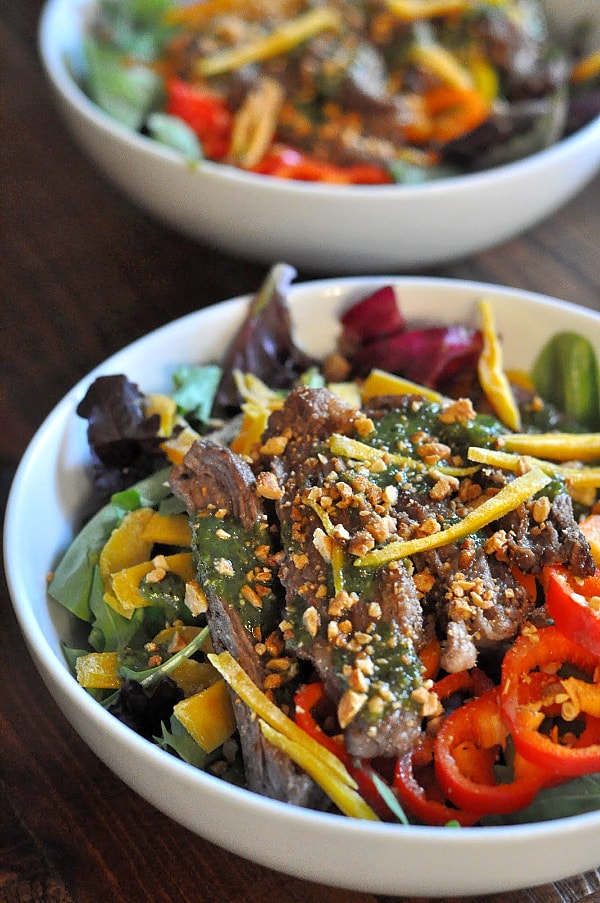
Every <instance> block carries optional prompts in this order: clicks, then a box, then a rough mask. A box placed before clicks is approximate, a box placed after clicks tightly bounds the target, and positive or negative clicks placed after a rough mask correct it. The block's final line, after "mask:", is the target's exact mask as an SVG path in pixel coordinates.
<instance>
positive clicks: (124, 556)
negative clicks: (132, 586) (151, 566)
mask: <svg viewBox="0 0 600 903" xmlns="http://www.w3.org/2000/svg"><path fill="white" fill-rule="evenodd" d="M153 514H154V511H153V510H152V508H138V509H137V510H136V511H130V512H129V513H128V514H126V515H125V517H124V518H123V520H122V521H121V523H120V524H119V526H118V527H116V528H115V529H114V530H113V532H112V533H111V535H110V536H109V538H108V540H107V541H106V543H105V544H104V548H103V549H102V551H101V553H100V560H99V566H100V573H101V574H102V579H103V580H104V584H105V586H106V589H107V591H110V578H111V576H112V574H115V573H116V572H117V571H122V570H123V568H128V567H131V566H132V565H134V564H140V563H141V562H142V561H147V559H148V558H149V557H150V553H151V551H152V542H151V541H150V540H148V539H144V530H145V528H146V526H147V524H148V522H149V521H150V519H151V518H152V515H153Z"/></svg>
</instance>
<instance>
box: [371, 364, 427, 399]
mask: <svg viewBox="0 0 600 903" xmlns="http://www.w3.org/2000/svg"><path fill="white" fill-rule="evenodd" d="M361 395H362V398H363V401H366V400H367V399H369V398H373V397H374V396H376V395H422V396H423V398H427V399H429V401H435V402H441V401H443V400H444V396H443V395H440V393H439V392H436V391H435V389H429V388H428V387H427V386H422V385H420V384H419V383H415V382H413V381H412V380H410V379H405V378H404V377H403V376H396V375H395V374H394V373H388V372H387V371H386V370H378V369H377V368H376V367H375V368H374V369H373V370H371V372H370V373H369V375H368V376H367V378H366V379H365V381H364V383H363V387H362V392H361Z"/></svg>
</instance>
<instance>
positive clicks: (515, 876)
mask: <svg viewBox="0 0 600 903" xmlns="http://www.w3.org/2000/svg"><path fill="white" fill-rule="evenodd" d="M388 281H392V282H393V284H394V285H395V286H396V287H397V291H398V295H399V297H400V299H401V304H402V310H403V311H404V312H405V313H406V315H407V317H408V318H412V319H413V320H414V319H415V318H418V319H419V320H420V321H422V320H423V319H424V320H426V321H429V322H435V323H440V322H442V323H443V322H462V323H467V324H468V323H471V324H473V325H474V324H475V323H476V322H477V310H476V308H477V304H476V302H477V299H479V298H480V297H482V296H486V297H488V298H490V299H491V302H492V304H493V306H494V309H495V314H496V317H497V321H498V326H499V330H500V332H501V333H502V335H503V337H504V348H505V355H506V363H507V365H508V366H515V365H519V366H524V367H527V366H529V365H530V364H531V363H532V359H533V357H534V355H535V354H536V352H537V350H539V349H540V347H541V345H542V343H543V342H544V341H545V340H546V339H547V338H549V337H550V335H552V334H553V333H554V332H555V331H557V330H559V329H566V328H569V329H575V330H578V331H580V332H582V333H585V334H586V335H587V336H588V337H589V338H590V339H591V340H592V342H594V344H595V346H596V348H597V349H599V350H600V315H598V314H596V313H592V312H588V311H585V310H583V309H581V308H577V307H574V306H572V305H569V304H566V303H562V302H559V301H553V300H551V299H549V298H545V297H541V296H538V295H532V294H527V293H524V292H516V291H514V290H509V289H502V288H495V287H493V286H487V285H481V284H478V283H470V282H450V281H445V280H426V279H422V278H417V277H414V278H409V277H405V278H403V279H401V278H394V279H393V280H386V279H385V278H381V277H380V278H377V279H373V278H371V279H367V278H363V279H345V280H341V281H330V280H325V281H321V282H314V283H304V284H300V285H297V286H295V287H293V289H292V291H291V299H292V311H293V317H294V321H295V324H296V329H297V335H298V340H299V341H300V342H301V343H302V344H303V345H304V346H305V347H307V348H308V349H309V350H310V351H312V352H313V353H315V354H322V353H324V352H325V351H326V350H327V349H328V348H330V347H331V343H332V341H333V338H334V336H335V334H336V330H337V325H336V324H337V314H338V312H339V311H340V310H341V309H343V308H344V306H346V305H347V304H348V303H350V302H351V301H354V300H357V299H358V298H360V297H364V295H365V294H366V293H367V292H368V291H370V290H371V289H372V288H373V287H374V286H376V285H381V284H384V283H385V282H388ZM244 309H245V301H244V299H237V300H233V301H229V302H226V303H223V304H219V305H216V306H214V307H211V308H208V309H206V310H203V311H200V312H198V313H195V314H192V315H190V316H187V317H185V318H183V319H181V320H176V321H175V322H173V323H171V324H169V325H167V326H165V327H163V328H162V329H159V330H157V331H155V332H153V333H150V334H149V335H148V336H147V337H145V338H143V339H141V340H139V341H137V342H135V343H134V344H133V345H131V346H129V347H128V348H125V349H124V350H123V351H121V352H119V353H118V354H116V355H114V356H113V357H112V358H110V359H109V360H108V361H106V362H105V363H104V364H102V366H100V367H99V368H97V369H96V370H95V371H94V372H93V373H91V374H90V375H89V376H88V377H86V378H85V379H84V380H82V381H81V382H80V383H79V384H78V385H76V386H75V387H74V388H73V389H72V390H71V391H70V392H69V393H68V395H67V396H66V397H65V398H64V399H63V401H62V402H61V403H60V404H59V405H58V406H57V407H56V408H55V410H54V411H53V412H52V413H51V414H50V416H49V417H48V418H47V420H46V421H45V423H44V424H43V425H42V426H41V428H40V430H39V431H38V433H37V435H36V436H35V438H34V439H33V441H32V442H31V445H30V446H29V448H28V450H27V452H26V454H25V455H24V457H23V460H22V462H21V464H20V466H19V469H18V472H17V475H16V477H15V481H14V484H13V487H12V490H11V493H10V498H9V502H8V509H7V515H6V523H5V564H6V574H7V578H8V582H9V587H10V592H11V595H12V598H13V601H14V607H15V611H16V613H17V617H18V619H19V622H20V625H21V628H22V630H23V633H24V636H25V638H26V641H27V644H28V647H29V649H30V651H31V654H32V656H33V659H34V661H35V663H36V665H37V667H38V669H39V671H40V673H41V675H42V677H43V679H44V681H45V683H46V685H47V687H48V689H49V691H50V693H51V694H52V695H53V696H54V698H55V700H56V701H57V703H58V704H59V706H60V707H61V709H62V710H63V712H64V713H65V715H66V716H67V718H68V719H69V720H70V721H71V723H72V724H73V726H74V728H75V729H76V730H77V731H78V733H79V734H80V735H81V736H82V737H83V739H84V740H85V742H86V743H87V744H88V745H89V746H90V747H91V748H92V749H93V750H94V752H95V753H96V754H97V755H98V756H99V757H100V758H101V759H102V760H103V761H104V762H105V763H106V764H107V765H108V766H109V767H110V768H111V769H112V770H113V771H114V772H115V773H116V774H117V775H119V776H120V777H121V778H122V780H123V781H125V782H126V783H127V784H129V785H130V786H131V787H132V788H133V789H134V790H136V791H137V792H138V793H139V794H141V795H142V796H143V797H145V798H146V799H147V800H149V801H150V802H151V803H153V804H154V805H155V806H156V807H157V808H159V809H160V810H162V811H163V812H165V813H167V814H168V815H170V816H171V817H172V818H174V819H175V820H176V821H178V822H181V823H182V824H183V825H185V826H187V827H188V828H190V829H191V830H192V831H195V832H196V833H198V834H199V835H201V836H203V837H205V838H207V839H208V840H210V841H212V842H214V843H216V844H219V845H221V846H223V847H226V848H227V849H229V850H231V851H233V852H235V853H237V854H239V855H241V856H244V857H246V858H248V859H251V860H255V861H257V862H259V863H262V864H264V865H267V866H270V867H272V868H274V869H277V870H279V871H282V872H287V873H290V874H293V875H297V876H300V877H303V878H305V879H308V880H313V881H319V882H323V883H328V884H332V885H337V886H340V887H345V888H350V889H354V890H360V891H363V892H372V893H382V894H390V895H396V894H403V895H410V896H412V895H427V896H435V895H438V896H442V895H443V896H454V895H461V894H480V895H481V894H485V893H495V892H500V891H505V890H510V889H513V888H517V887H523V886H526V885H534V884H541V883H544V882H547V881H551V880H556V879H558V878H561V877H565V876H567V875H571V874H576V873H579V872H581V871H584V870H587V869H589V868H592V867H595V866H597V865H598V864H599V863H600V846H599V845H598V836H599V835H600V811H598V812H594V813H591V814H587V815H581V816H577V817H573V818H567V819H563V820H560V821H554V822H547V823H541V824H532V825H525V826H519V827H502V828H472V829H469V828H467V829H464V830H451V829H445V828H429V827H408V828H407V827H403V826H400V825H389V824H374V823H372V822H362V821H358V820H355V819H349V818H344V817H341V816H335V815H330V814H323V813H319V812H313V811H307V810H304V809H301V808H298V807H295V806H291V805H287V804H283V803H278V802H273V801H271V800H269V799H265V798H263V797H260V796H258V795H256V794H253V793H250V792H248V791H246V790H242V789H239V788H236V787H233V786H231V785H230V784H226V783H224V782H221V781H219V780H218V779H216V778H214V777H211V776H210V775H207V774H204V773H203V772H201V771H199V770H197V769H194V768H192V767H191V766H189V765H187V764H185V763H183V762H181V761H180V760H178V759H176V758H175V757H173V756H171V755H169V754H168V753H167V752H165V751H163V750H161V749H159V748H158V747H157V746H154V745H152V744H151V743H150V742H147V741H145V740H143V739H142V738H141V737H139V736H138V735H137V734H135V733H134V732H132V731H131V730H129V729H128V728H127V727H125V726H124V725H123V724H121V723H120V722H119V721H117V719H115V718H114V717H113V716H111V715H109V714H108V713H107V712H106V711H105V710H104V709H103V708H102V707H101V706H100V705H98V703H96V702H94V700H93V699H92V698H91V697H90V696H89V695H88V694H87V693H86V691H85V690H83V689H82V688H81V687H80V686H79V685H78V684H77V682H76V681H75V679H74V678H73V677H72V676H71V674H70V673H69V671H68V669H67V666H66V663H65V660H64V658H63V655H62V652H61V640H63V641H66V642H69V641H72V639H73V625H72V623H71V621H70V619H69V618H70V616H67V614H66V612H65V610H64V609H62V608H60V607H59V606H58V605H57V604H55V603H53V602H52V600H49V599H48V597H47V595H46V591H45V577H46V574H47V573H48V572H49V571H51V570H52V568H53V567H54V566H55V564H56V562H57V559H58V558H59V557H60V555H61V554H62V552H63V551H64V550H65V548H66V546H67V545H68V543H69V541H70V539H71V538H72V535H73V523H74V519H75V515H76V512H77V511H78V509H79V506H80V505H81V503H82V500H83V499H85V497H86V492H87V491H88V488H89V484H88V481H87V476H86V463H87V462H88V451H87V446H86V438H85V427H86V424H85V422H84V421H83V420H81V419H80V418H78V417H77V416H76V414H75V408H76V406H77V404H78V402H79V401H80V400H81V398H82V397H83V395H84V393H85V391H86V388H87V386H88V385H89V383H90V381H91V380H92V379H94V378H95V377H96V376H97V375H99V374H107V373H125V374H127V375H128V376H129V377H130V379H132V380H134V381H135V382H137V383H138V384H139V385H140V387H141V388H142V389H143V390H145V391H161V390H163V391H164V390H167V389H168V387H169V386H170V385H171V382H170V379H171V374H172V371H173V369H174V368H175V366H176V365H178V364H181V363H198V362H202V361H207V360H211V359H214V358H215V357H216V356H218V355H219V353H220V352H221V350H222V349H223V347H224V344H225V342H226V341H227V340H228V339H229V338H230V336H231V335H232V334H233V331H234V330H235V328H236V327H237V325H238V323H239V322H240V320H241V317H242V315H243V312H244ZM32 548H34V549H35V550H36V554H35V556H33V557H32V556H31V549H32ZM240 826H242V827H243V826H247V827H249V826H252V830H245V829H243V830H240Z"/></svg>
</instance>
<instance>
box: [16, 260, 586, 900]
mask: <svg viewBox="0 0 600 903" xmlns="http://www.w3.org/2000/svg"><path fill="white" fill-rule="evenodd" d="M294 275H295V273H294V270H293V269H292V268H291V267H289V266H287V265H278V266H276V267H274V268H273V270H272V271H271V272H270V273H269V275H268V277H267V279H266V281H265V283H264V285H263V286H262V287H261V288H260V290H259V291H258V292H257V294H256V296H255V297H253V298H251V299H242V300H238V301H235V302H229V303H228V304H224V305H217V306H216V307H215V308H212V309H211V308H209V309H207V310H205V311H200V312H199V313H198V314H196V315H192V316H191V317H187V318H184V320H181V321H177V322H176V323H174V324H170V325H169V326H167V327H165V328H164V329H163V330H159V331H158V332H157V333H156V334H152V335H150V336H148V337H146V339H143V340H141V342H139V343H137V346H138V347H137V348H136V346H131V348H130V349H126V350H125V351H124V352H122V353H121V354H120V355H117V356H115V357H114V358H113V359H111V360H110V361H107V362H106V364H105V365H103V366H102V367H100V368H99V369H98V370H97V371H96V372H94V373H93V374H91V375H90V377H89V378H87V379H86V380H84V381H83V382H82V383H81V384H80V385H79V386H77V387H76V388H75V389H74V390H73V392H72V393H70V395H69V396H67V398H66V399H65V400H64V401H63V403H62V404H61V405H60V406H59V409H57V411H56V412H54V414H53V415H51V417H50V418H49V420H48V422H47V423H46V424H45V425H44V426H43V427H42V429H41V431H40V434H39V436H38V437H36V439H34V441H33V443H32V446H31V447H30V449H29V450H28V452H27V454H26V456H25V458H24V460H23V462H22V464H21V466H20V468H19V472H18V474H17V477H16V479H15V484H14V486H13V489H12V491H11V497H10V499H9V506H8V511H7V522H6V534H5V535H6V544H5V555H6V564H7V568H6V569H7V576H8V580H9V585H10V588H11V594H12V596H13V599H14V602H15V609H16V611H17V615H18V617H19V621H20V623H21V626H22V628H23V630H24V633H25V636H26V638H27V641H28V644H29V647H30V649H31V651H32V654H33V655H34V659H35V661H36V663H37V665H38V667H39V668H40V671H41V673H42V675H43V676H44V678H45V680H46V682H47V684H48V686H49V688H50V689H51V691H52V692H53V694H54V696H55V698H56V699H57V701H58V702H59V704H60V705H61V706H62V708H63V710H64V711H65V713H66V714H67V716H68V717H69V718H70V720H71V721H72V723H73V724H74V725H75V727H76V729H77V730H78V731H79V732H80V733H81V734H82V736H83V737H84V739H85V740H86V742H88V744H89V745H90V746H91V747H92V748H93V749H95V750H96V751H97V752H98V754H99V755H100V756H101V758H102V759H103V760H104V761H105V762H106V763H107V764H108V765H109V766H110V767H111V768H113V769H114V770H115V771H116V773H117V774H119V775H121V776H122V777H123V779H124V780H125V781H127V782H128V783H130V784H131V786H132V787H134V788H135V789H136V790H138V791H139V792H140V793H142V794H143V795H144V796H146V797H147V798H148V799H149V800H150V801H152V802H154V803H155V804H156V805H157V806H159V808H161V809H162V810H163V811H165V812H167V813H168V814H169V815H171V816H173V817H174V818H176V819H178V820H179V821H181V822H182V823H183V824H185V825H187V826H188V827H190V828H191V829H192V830H194V831H196V832H197V833H199V834H200V835H201V836H204V837H207V838H208V839H209V840H212V841H214V842H216V843H220V844H222V845H224V846H226V847H228V848H229V849H232V850H233V851H235V852H238V853H240V854H241V855H244V856H248V857H250V858H253V859H256V860H257V861H259V862H263V863H265V864H267V865H270V866H271V867H274V868H277V869H279V870H282V871H287V872H290V873H292V874H302V875H303V876H304V877H308V878H310V879H313V880H321V881H326V882H328V883H333V884H338V885H340V886H344V887H352V888H354V889H363V890H370V891H372V892H381V893H390V894H391V893H399V892H400V893H409V894H410V893H412V894H416V893H419V894H423V893H432V894H436V893H438V894H439V893H441V892H443V893H484V892H491V891H493V890H496V889H498V890H505V889H508V888H511V887H518V886H524V885H527V884H534V883H541V882H543V881H547V880H552V879H553V878H555V877H558V876H564V875H567V874H573V873H576V872H578V871H581V870H584V869H586V868H589V867H591V866H592V865H594V864H596V862H597V844H596V837H597V825H598V817H599V816H598V812H599V810H600V806H599V804H598V802H599V800H598V774H599V773H600V765H599V762H598V756H599V753H600V738H599V737H598V736H597V731H598V728H597V725H598V714H597V711H598V710H597V704H596V699H597V692H598V691H597V685H598V657H599V655H600V651H599V649H598V635H599V633H600V629H599V627H598V623H599V616H598V607H597V604H596V603H597V599H598V595H599V594H600V593H599V592H598V586H597V581H598V576H597V573H598V572H597V564H596V561H597V555H598V515H597V509H596V495H597V488H598V481H599V478H600V477H599V471H598V468H597V467H596V466H595V462H596V461H597V459H598V457H600V450H599V447H598V433H597V430H598V421H599V417H600V401H599V398H600V390H599V380H598V366H597V361H596V355H595V350H594V348H595V347H596V338H595V336H596V334H597V332H598V330H599V327H598V324H597V318H596V317H595V316H594V315H593V314H590V313H587V312H584V311H579V310H578V309H577V308H574V307H571V306H569V305H565V304H563V303H561V302H552V301H551V300H550V299H543V298H538V297H537V296H526V295H524V296H521V295H516V294H515V293H514V292H511V291H510V290H508V289H497V288H494V287H491V286H479V285H475V284H470V283H456V284H453V283H452V284H449V283H447V282H444V281H443V280H419V279H412V280H411V279H406V278H405V279H394V280H385V279H383V278H379V279H370V280H368V279H365V280H345V281H344V280H341V281H337V282H329V281H325V282H322V283H307V284H305V285H297V286H294V285H292V284H291V283H292V281H293V278H294ZM324 311H327V315H326V316H325V317H324ZM542 312H543V314H544V316H541V313H542ZM317 313H319V315H320V316H319V317H318V318H317ZM317 319H318V320H319V322H320V323H321V324H322V327H321V328H320V329H319V330H317V331H315V322H316V321H317ZM517 323H519V324H520V330H517V329H516V328H514V327H515V324H517ZM530 324H531V328H532V329H534V327H535V329H536V330H537V331H536V333H535V335H536V343H535V346H534V345H533V344H532V343H531V341H528V343H527V345H525V346H524V345H523V341H522V336H523V335H524V334H525V333H526V334H527V335H529V330H528V328H527V327H528V325H530ZM594 330H596V332H594ZM209 333H210V335H209ZM504 361H506V364H507V366H506V367H505V366H504ZM508 365H510V369H508ZM515 365H518V366H519V369H518V370H516V369H513V368H514V367H515ZM574 377H575V378H574ZM146 386H147V388H146ZM75 410H77V415H78V416H75ZM49 463H50V466H53V467H54V472H55V473H56V476H57V479H56V481H49V480H48V478H47V473H48V466H49ZM90 473H91V474H92V476H93V479H92V482H91V483H90V481H89V479H88V477H89V474H90ZM86 474H87V476H86ZM31 493H33V494H34V496H35V498H36V500H37V501H36V505H35V507H34V508H32V506H31V505H30V504H25V502H27V500H28V499H31ZM34 510H35V514H33V513H32V512H33V511H34ZM32 518H33V520H32ZM32 541H33V542H35V545H36V549H37V550H38V559H39V562H41V563H42V567H43V568H44V570H45V571H47V572H48V577H47V587H46V588H47V591H48V596H46V594H45V593H44V592H42V591H41V575H40V572H39V568H38V569H37V571H36V573H34V574H32V567H31V560H30V559H29V557H28V556H26V555H25V553H24V551H23V549H24V547H25V546H27V548H30V547H31V542H32ZM249 821H251V822H252V823H253V824H254V825H255V826H256V830H255V831H251V832H249V831H240V830H239V826H240V824H246V823H248V822H249ZM565 832H567V833H568V834H569V836H570V838H571V841H570V842H569V843H568V844H566V843H565ZM265 837H268V838H269V843H268V844H267V843H265ZM324 846H327V847H328V849H330V851H331V853H332V855H331V856H330V857H328V858H327V860H326V861H324V859H323V856H322V850H323V848H324ZM366 849H368V850H370V856H372V858H373V863H376V864H377V868H372V869H368V870H365V869H364V851H365V850H366ZM499 856H507V857H510V858H511V862H512V863H513V866H514V867H513V869H512V871H511V873H510V874H508V873H502V874H499V871H498V870H497V869H496V870H494V869H493V868H492V864H493V863H494V862H497V860H498V857H499ZM432 861H433V862H435V866H434V867H431V862H432ZM426 863H429V865H428V866H427V869H425V864H426Z"/></svg>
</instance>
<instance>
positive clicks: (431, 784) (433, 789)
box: [394, 736, 480, 827]
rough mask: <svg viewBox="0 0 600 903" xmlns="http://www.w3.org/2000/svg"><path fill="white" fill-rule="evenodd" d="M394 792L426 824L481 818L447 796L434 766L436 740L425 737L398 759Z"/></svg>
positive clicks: (464, 822) (469, 821)
mask: <svg viewBox="0 0 600 903" xmlns="http://www.w3.org/2000/svg"><path fill="white" fill-rule="evenodd" d="M394 792H395V793H396V796H397V797H398V799H399V800H400V803H401V804H402V806H403V808H404V810H405V811H406V812H409V813H410V814H411V815H413V816H414V817H415V818H416V819H418V820H419V821H420V822H423V823H424V824H426V825H446V824H448V822H450V821H457V822H458V823H459V824H460V825H463V826H464V827H467V826H469V825H474V824H475V823H476V822H477V821H479V817H480V816H479V814H478V813H476V812H467V811H466V810H464V809H456V808H455V807H454V806H452V805H450V804H449V803H448V802H446V801H445V799H444V794H443V793H442V790H441V789H440V786H439V784H438V782H437V778H436V776H435V771H434V767H433V740H432V738H431V737H426V736H424V737H423V740H422V741H420V742H419V744H418V745H417V746H416V747H415V749H414V750H413V751H412V752H408V753H406V754H405V755H403V756H400V757H399V758H398V759H397V760H396V769H395V771H394Z"/></svg>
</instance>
